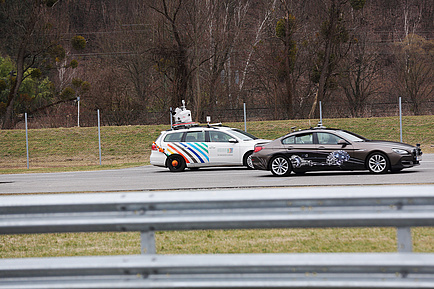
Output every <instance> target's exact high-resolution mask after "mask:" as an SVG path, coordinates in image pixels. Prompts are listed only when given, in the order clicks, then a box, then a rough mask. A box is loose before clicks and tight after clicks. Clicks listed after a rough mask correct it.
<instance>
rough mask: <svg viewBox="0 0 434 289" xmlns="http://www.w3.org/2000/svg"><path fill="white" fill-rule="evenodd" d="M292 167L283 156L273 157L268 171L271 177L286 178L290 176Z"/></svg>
mask: <svg viewBox="0 0 434 289" xmlns="http://www.w3.org/2000/svg"><path fill="white" fill-rule="evenodd" d="M291 169H292V165H291V162H290V161H289V159H288V158H287V157H285V156H275V157H273V158H272V159H271V162H270V170H271V173H273V175H275V176H278V177H286V176H289V175H290V174H291Z"/></svg>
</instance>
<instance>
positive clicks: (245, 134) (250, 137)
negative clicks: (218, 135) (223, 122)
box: [231, 128, 258, 141]
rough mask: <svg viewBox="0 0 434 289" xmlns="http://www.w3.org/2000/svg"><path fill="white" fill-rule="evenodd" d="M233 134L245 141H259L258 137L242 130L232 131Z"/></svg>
mask: <svg viewBox="0 0 434 289" xmlns="http://www.w3.org/2000/svg"><path fill="white" fill-rule="evenodd" d="M231 132H232V134H234V135H235V136H236V137H238V138H240V139H242V140H243V141H249V140H254V139H258V138H257V137H256V136H254V135H252V134H250V133H248V132H245V131H242V130H240V129H236V128H234V129H232V130H231Z"/></svg>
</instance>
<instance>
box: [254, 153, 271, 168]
mask: <svg viewBox="0 0 434 289" xmlns="http://www.w3.org/2000/svg"><path fill="white" fill-rule="evenodd" d="M252 163H253V167H254V168H255V170H268V167H267V161H266V160H264V159H263V158H258V157H255V156H252Z"/></svg>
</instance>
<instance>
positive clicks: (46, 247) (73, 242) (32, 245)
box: [0, 228, 434, 258]
mask: <svg viewBox="0 0 434 289" xmlns="http://www.w3.org/2000/svg"><path fill="white" fill-rule="evenodd" d="M412 236H413V246H414V248H413V250H414V251H415V252H425V253H426V252H431V253H432V252H434V242H433V240H434V229H433V228H413V229H412ZM156 242H157V253H158V254H223V253H227V254H231V253H313V252H315V253H329V252H334V253H337V252H396V251H397V247H396V230H395V229H394V228H326V229H270V230H230V231H228V230H215V231H214V230H212V231H208V230H207V231H176V232H157V233H156ZM130 254H140V234H139V233H138V232H128V233H70V234H68V233H61V234H60V233H59V234H44V235H1V236H0V258H26V257H53V256H56V257H57V256H95V255H130Z"/></svg>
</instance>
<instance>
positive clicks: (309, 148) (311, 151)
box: [282, 132, 317, 169]
mask: <svg viewBox="0 0 434 289" xmlns="http://www.w3.org/2000/svg"><path fill="white" fill-rule="evenodd" d="M282 145H283V147H284V149H285V151H286V152H285V154H286V155H287V157H288V158H289V159H290V160H291V164H292V166H293V168H294V169H303V168H305V169H310V168H312V166H314V165H315V164H316V162H317V156H316V153H317V149H316V145H315V143H314V134H313V133H312V132H306V133H300V134H296V135H290V136H288V137H286V138H284V139H283V140H282Z"/></svg>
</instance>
